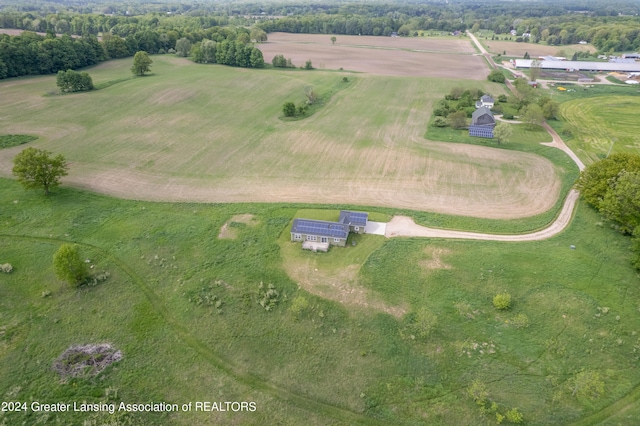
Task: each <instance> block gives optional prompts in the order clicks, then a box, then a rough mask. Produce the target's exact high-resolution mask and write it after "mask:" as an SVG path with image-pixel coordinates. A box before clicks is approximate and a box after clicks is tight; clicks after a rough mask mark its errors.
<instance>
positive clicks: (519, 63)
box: [515, 59, 640, 72]
mask: <svg viewBox="0 0 640 426" xmlns="http://www.w3.org/2000/svg"><path fill="white" fill-rule="evenodd" d="M531 62H533V60H531V59H516V60H515V63H516V68H531ZM537 62H538V63H539V64H540V68H542V69H553V70H567V69H572V70H578V71H620V72H638V71H640V62H635V63H632V64H631V63H624V64H618V63H615V62H591V61H537Z"/></svg>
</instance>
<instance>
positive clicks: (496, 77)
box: [487, 68, 506, 83]
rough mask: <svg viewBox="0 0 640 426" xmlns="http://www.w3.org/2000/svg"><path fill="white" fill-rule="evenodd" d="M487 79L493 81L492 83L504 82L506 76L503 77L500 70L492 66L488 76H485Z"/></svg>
mask: <svg viewBox="0 0 640 426" xmlns="http://www.w3.org/2000/svg"><path fill="white" fill-rule="evenodd" d="M487 80H489V81H493V82H494V83H504V82H505V80H506V78H505V76H504V74H502V72H501V71H500V70H499V69H497V68H494V69H493V70H491V72H490V73H489V76H488V77H487Z"/></svg>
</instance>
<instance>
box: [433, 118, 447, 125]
mask: <svg viewBox="0 0 640 426" xmlns="http://www.w3.org/2000/svg"><path fill="white" fill-rule="evenodd" d="M448 125H449V123H447V120H445V119H444V118H442V117H436V118H435V119H434V120H433V126H434V127H447V126H448Z"/></svg>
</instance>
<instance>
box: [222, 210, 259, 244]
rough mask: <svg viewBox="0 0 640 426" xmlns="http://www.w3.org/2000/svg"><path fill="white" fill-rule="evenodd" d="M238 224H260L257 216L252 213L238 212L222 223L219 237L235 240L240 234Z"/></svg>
mask: <svg viewBox="0 0 640 426" xmlns="http://www.w3.org/2000/svg"><path fill="white" fill-rule="evenodd" d="M238 224H242V225H248V226H255V225H257V224H258V221H257V220H256V218H255V216H254V215H252V214H250V213H245V214H237V215H235V216H233V217H232V218H231V219H229V220H228V221H226V222H225V223H224V225H222V227H221V228H220V233H219V234H218V239H220V240H235V239H236V238H237V236H238Z"/></svg>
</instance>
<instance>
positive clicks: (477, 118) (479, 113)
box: [471, 107, 496, 125]
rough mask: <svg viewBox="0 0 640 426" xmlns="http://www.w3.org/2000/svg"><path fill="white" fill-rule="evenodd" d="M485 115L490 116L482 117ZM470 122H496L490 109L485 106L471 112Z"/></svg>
mask: <svg viewBox="0 0 640 426" xmlns="http://www.w3.org/2000/svg"><path fill="white" fill-rule="evenodd" d="M485 115H488V116H489V117H490V118H485V119H482V117H484V116H485ZM471 124H473V125H486V124H496V120H495V118H493V114H492V113H491V110H490V109H489V108H487V107H480V108H478V109H477V110H475V111H473V114H471Z"/></svg>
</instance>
